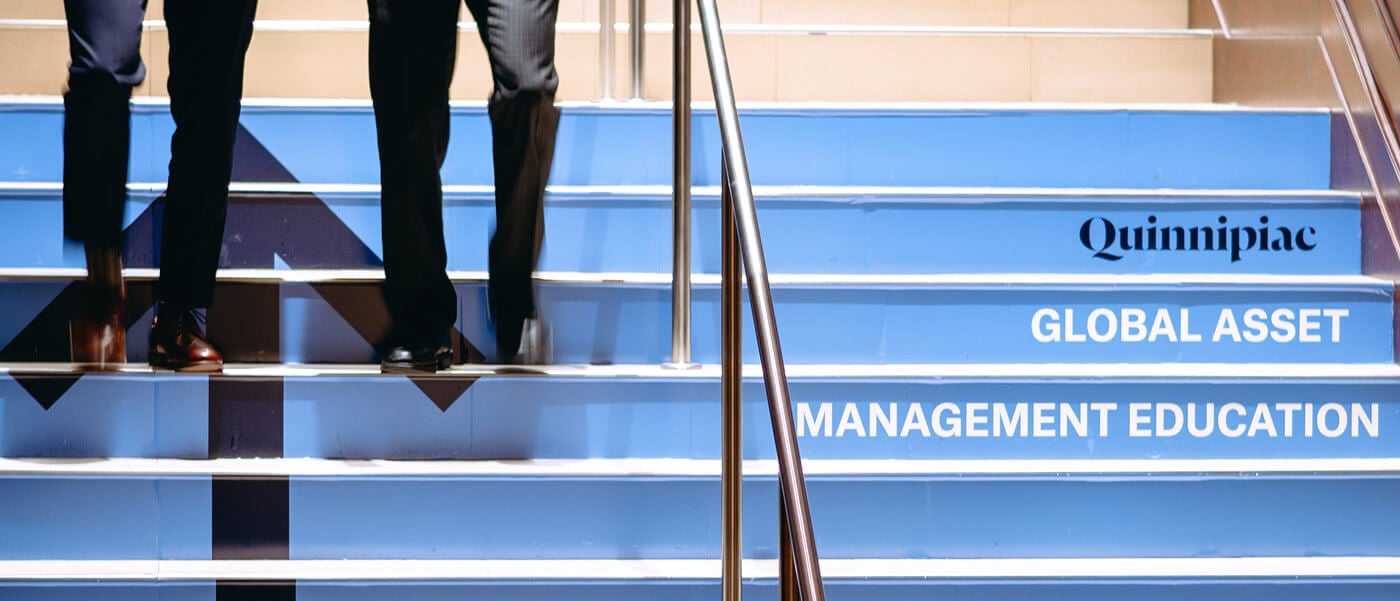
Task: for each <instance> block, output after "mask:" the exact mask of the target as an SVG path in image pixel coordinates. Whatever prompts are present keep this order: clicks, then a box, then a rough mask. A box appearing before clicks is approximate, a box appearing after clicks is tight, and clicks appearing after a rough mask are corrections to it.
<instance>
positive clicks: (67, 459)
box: [0, 101, 1400, 601]
mask: <svg viewBox="0 0 1400 601" xmlns="http://www.w3.org/2000/svg"><path fill="white" fill-rule="evenodd" d="M564 115H565V117H564V121H563V126H562V129H561V133H560V139H559V144H558V148H559V158H558V162H557V164H556V168H555V171H554V181H553V182H552V184H553V186H552V188H551V192H550V197H549V202H548V204H547V208H546V219H547V225H546V229H547V232H548V234H547V238H546V248H545V251H544V257H543V259H542V265H541V269H542V272H541V273H540V274H539V279H540V294H541V296H542V301H543V302H542V306H543V307H544V308H545V310H546V312H547V314H548V315H549V316H550V318H551V323H552V327H553V334H554V340H555V344H556V349H555V357H556V360H557V361H558V362H559V363H560V365H558V366H555V367H552V368H550V369H548V370H545V373H544V374H543V375H540V374H533V375H521V374H502V373H497V372H496V371H495V370H494V369H493V368H492V367H491V366H490V365H489V362H490V361H493V360H494V357H491V356H490V355H489V352H483V351H482V350H479V349H491V348H494V344H492V342H491V332H490V328H489V327H488V324H487V322H486V318H485V311H484V270H485V246H486V245H485V243H484V241H485V239H486V235H487V234H488V233H489V228H490V223H491V201H490V172H489V165H490V162H489V157H488V155H487V153H488V152H489V146H488V145H487V144H485V143H484V141H485V140H486V139H487V138H486V135H485V132H486V127H487V122H486V119H485V116H484V110H483V109H482V107H480V106H475V105H472V106H461V107H458V108H457V109H456V110H455V112H454V121H453V134H454V138H453V143H452V144H453V146H452V148H451V150H450V152H449V156H448V164H447V166H446V167H445V168H444V170H443V173H444V180H445V182H446V184H447V186H448V188H447V201H446V204H447V209H446V217H445V220H446V223H447V228H448V245H449V249H450V251H449V252H450V264H449V268H450V269H451V270H452V275H453V278H454V281H456V282H457V286H458V292H459V297H460V311H461V312H460V319H459V321H458V324H457V331H458V333H459V334H460V339H461V340H460V345H461V348H462V349H463V350H464V351H466V352H467V354H468V355H469V356H471V357H472V358H473V359H474V360H475V361H477V362H475V363H472V364H466V365H462V366H459V367H457V368H454V369H453V370H452V371H451V372H450V373H445V374H439V375H436V376H422V377H404V376H383V375H379V374H378V369H377V367H376V366H374V365H373V363H374V362H375V361H376V360H377V359H376V358H377V355H376V352H375V349H376V348H377V345H378V344H379V342H380V341H381V338H382V336H383V335H384V332H385V329H386V327H387V322H386V319H387V317H386V312H385V310H384V307H383V304H382V300H381V299H380V298H379V295H378V288H377V286H378V281H379V279H380V278H381V277H382V274H381V272H380V271H379V268H380V266H381V263H380V259H379V253H380V250H381V245H380V239H379V225H378V213H377V212H378V206H377V190H376V188H375V186H374V184H375V181H376V179H377V173H378V171H377V163H376V159H375V145H374V138H373V132H374V128H373V120H372V114H371V112H370V111H369V109H368V107H367V106H364V105H361V104H352V105H344V106H340V105H337V106H331V105H325V106H313V105H308V104H305V103H298V104H296V105H294V106H293V105H267V106H249V107H248V108H247V109H246V110H245V115H244V118H243V122H242V126H243V127H242V130H241V131H240V139H239V146H238V149H239V151H238V164H237V166H236V179H237V180H238V182H237V183H236V185H235V198H234V201H233V205H232V206H231V209H230V217H229V226H228V232H227V236H226V240H225V252H224V265H223V269H222V270H221V274H220V286H219V290H218V292H217V295H216V300H215V307H214V308H213V309H211V310H210V316H209V326H210V331H211V335H212V336H213V337H214V338H215V340H216V341H218V342H219V343H220V344H221V345H222V347H223V348H224V349H225V351H226V353H227V354H228V355H229V356H230V357H231V358H232V359H234V360H235V361H237V362H238V363H237V364H236V365H230V366H229V368H228V369H227V370H226V373H225V374H223V375H216V376H191V375H177V374H170V373H151V372H150V371H149V370H148V369H146V368H145V367H144V366H142V365H132V366H131V367H130V368H129V369H128V370H127V371H125V372H124V373H119V374H81V373H77V372H72V371H70V370H69V368H68V366H67V365H66V364H65V362H66V360H67V355H66V353H67V349H66V342H65V341H66V338H65V336H66V322H65V321H64V319H65V317H66V315H67V311H68V307H69V306H70V303H72V302H73V292H72V290H71V282H72V281H73V280H75V279H77V278H79V277H81V266H82V262H81V261H82V257H81V252H80V250H79V249H75V248H71V247H65V246H64V244H63V242H62V238H61V235H60V215H61V211H60V204H59V194H60V190H59V186H58V184H57V183H56V182H57V181H58V180H59V173H60V161H59V158H60V149H59V141H60V139H61V136H60V135H59V132H60V128H61V117H62V114H61V107H60V106H59V105H58V104H57V103H54V102H49V101H33V102H14V103H11V104H8V105H3V106H0V131H3V132H6V135H4V136H3V137H0V236H3V239H4V240H6V241H7V243H6V244H4V245H3V248H0V303H2V304H3V306H4V307H5V308H6V309H7V311H5V312H4V314H3V315H0V361H4V362H5V363H4V369H5V371H4V375H3V376H0V599H7V600H8V599H19V600H25V601H29V600H36V601H39V600H42V601H53V600H60V599H62V600H66V599H99V600H107V599H112V600H115V599H123V600H125V599H141V600H146V599H150V600H156V599H159V600H162V601H168V600H181V601H183V600H185V599H191V600H193V599H200V600H209V599H221V600H222V599H301V600H306V599H313V600H320V599H325V600H334V601H349V600H354V601H358V600H368V599H411V600H423V601H428V600H433V601H436V600H446V599H477V598H482V599H502V600H509V601H534V600H541V601H543V600H559V599H585V600H593V599H598V600H601V599H621V600H625V601H631V600H637V601H641V600H648V601H649V600H658V599H713V598H716V597H717V596H718V593H719V582H718V575H719V564H718V561H717V558H718V555H719V541H720V539H719V510H718V505H719V480H718V470H719V467H718V456H719V441H720V435H719V431H720V424H719V403H718V399H719V375H718V369H717V368H716V367H715V366H714V363H716V361H717V359H718V356H717V354H718V319H719V317H718V314H719V311H718V295H719V293H718V279H717V276H716V275H715V274H716V273H717V272H718V270H719V248H718V244H717V241H718V237H719V236H718V192H717V188H716V187H715V186H716V184H717V183H718V171H717V167H718V165H717V157H718V154H719V152H718V140H717V134H716V132H715V131H714V126H713V124H714V115H713V114H712V113H706V112H703V111H700V112H697V114H696V116H695V119H696V129H695V152H696V155H695V156H697V157H700V159H699V160H700V161H702V162H701V163H700V164H698V165H697V172H696V175H695V181H696V184H697V185H698V186H700V188H699V190H698V195H697V200H696V203H695V204H696V207H695V214H694V218H693V221H694V223H695V224H696V232H695V238H694V247H695V249H696V253H695V258H694V265H693V268H694V270H695V271H696V273H697V276H696V293H695V300H696V302H695V337H694V338H695V357H696V359H697V360H698V361H699V362H701V363H702V364H705V365H704V366H702V367H701V368H699V369H695V370H669V369H664V368H661V367H659V365H660V364H661V363H663V362H665V361H667V360H668V359H669V357H668V353H669V340H668V336H669V331H670V314H669V306H670V292H669V278H670V276H669V273H668V270H669V264H670V240H669V232H670V226H669V224H670V205H669V191H668V189H667V185H668V183H669V179H670V160H671V159H670V149H669V147H668V140H669V139H670V138H669V131H670V129H669V128H670V117H669V113H668V112H666V111H664V110H662V109H660V108H658V107H656V106H654V105H648V104H639V105H617V106H614V105H597V104H578V105H566V106H565V107H564ZM744 119H745V121H744V128H745V134H746V135H745V139H746V142H747V143H748V145H749V158H750V161H751V164H752V169H753V173H754V177H755V179H756V181H755V183H756V184H757V186H758V188H757V195H758V197H759V200H758V202H759V215H760V219H761V220H762V225H763V228H764V236H765V249H766V250H767V251H768V258H769V266H770V269H771V270H772V271H773V273H774V280H773V282H774V297H775V301H776V305H777V309H776V310H777V316H778V319H779V324H780V327H781V331H782V334H783V342H784V351H785V355H786V357H787V358H788V360H789V363H790V364H791V373H790V377H791V381H792V392H793V398H794V402H795V405H796V406H795V415H796V419H797V427H798V433H799V436H800V437H801V443H802V450H803V452H804V456H805V457H806V464H805V465H806V471H807V474H808V477H809V491H810V496H811V502H812V505H813V507H812V511H813V521H814V523H815V526H816V535H817V540H818V546H819V550H820V551H821V554H822V557H823V572H824V574H825V575H826V577H827V585H826V588H827V591H828V594H829V595H830V598H832V599H834V600H849V601H875V600H877V599H878V600H904V599H910V600H912V599H968V600H979V601H980V600H986V601H993V600H995V601H1010V600H1018V601H1019V600H1031V599H1036V600H1042V599H1049V600H1060V599H1063V600H1070V599H1077V600H1094V601H1097V600H1104V601H1107V600H1119V599H1135V600H1150V601H1178V600H1183V601H1184V600H1186V599H1192V600H1196V599H1204V600H1225V599H1230V600H1253V599H1260V600H1262V599H1269V600H1303V599H1320V598H1326V599H1343V600H1357V601H1360V600H1368V601H1369V600H1379V599H1394V598H1396V597H1397V596H1400V513H1397V512H1396V511H1394V505H1395V501H1396V500H1397V499H1400V476H1397V474H1400V436H1397V435H1396V434H1395V433H1394V432H1395V431H1396V429H1395V426H1394V424H1395V423H1396V421H1397V420H1400V368H1397V366H1396V336H1395V332H1396V327H1395V326H1396V306H1397V305H1396V303H1395V302H1394V301H1395V292H1396V289H1395V285H1394V284H1393V283H1392V282H1390V281H1388V280H1382V279H1377V278H1373V277H1369V276H1367V275H1365V274H1364V273H1363V270H1362V263H1363V260H1362V257H1363V246H1362V240H1361V220H1362V213H1361V200H1360V198H1359V197H1358V196H1357V195H1356V194H1353V193H1350V192H1343V191H1336V190H1332V189H1331V162H1332V160H1331V159H1332V157H1331V151H1330V148H1331V140H1332V136H1333V135H1334V134H1333V131H1332V128H1333V127H1334V124H1333V121H1332V119H1331V117H1330V116H1329V115H1328V114H1327V113H1326V112H1324V111H1316V112H1314V111H1279V110H1269V111H1255V110H1244V109H1235V108H1230V107H1207V108H1199V107H1193V108H1182V109H1172V110H1167V109H1144V110H1124V109H1010V108H998V109H960V110H951V109H950V110H931V109H898V108H886V109H878V110H877V109H855V108H803V109H800V110H799V109H753V110H748V111H745V114H744ZM170 129H171V125H170V120H169V115H168V107H166V106H164V105H162V104H140V105H138V107H137V112H136V117H135V121H134V123H133V131H134V132H135V135H136V138H137V142H136V143H135V144H134V146H133V148H134V149H135V152H134V155H133V159H132V167H131V173H132V181H133V182H134V183H133V184H132V186H131V198H130V201H129V206H128V221H129V224H128V229H127V242H128V265H129V267H131V276H132V284H131V303H132V306H131V308H130V315H129V317H130V321H131V323H132V327H131V332H132V336H131V353H130V354H131V356H132V357H133V360H136V361H139V360H142V359H144V356H145V349H144V343H145V341H144V336H143V334H144V331H145V328H147V327H148V325H149V320H150V314H149V309H150V298H151V284H152V281H153V279H154V275H155V273H154V271H153V270H152V266H153V265H155V264H157V261H158V257H156V256H155V254H156V253H155V249H156V248H157V247H158V246H157V245H156V244H155V239H154V236H155V232H157V231H158V228H157V227H156V225H157V224H158V223H159V220H160V216H161V213H162V210H163V207H162V202H163V201H161V200H159V195H160V191H161V187H162V184H161V183H160V182H163V180H164V169H165V167H164V166H165V164H166V162H167V161H168V159H169V157H168V151H167V149H166V147H167V145H166V144H165V143H164V142H163V141H164V140H167V139H168V135H169V131H170ZM712 159H713V160H712ZM748 344H749V346H748V347H747V349H746V351H745V352H746V356H747V357H749V358H750V359H753V358H755V357H756V356H757V354H756V351H755V349H754V348H753V346H752V342H751V341H750V342H749V343H748ZM757 375H758V373H757V370H756V369H753V368H752V367H751V371H750V373H749V376H750V377H751V379H750V380H749V381H748V382H747V383H746V388H745V392H746V396H745V408H746V415H745V422H744V423H745V425H744V427H745V441H746V465H745V473H746V479H747V486H746V487H745V490H746V496H745V499H744V508H745V510H744V511H745V515H744V520H745V542H744V548H745V556H746V557H747V558H749V559H747V560H746V576H748V577H749V580H747V581H746V583H745V587H746V591H745V592H746V593H747V594H749V595H751V596H754V598H760V599H771V598H776V595H777V591H776V581H775V579H774V575H775V573H776V571H775V570H776V565H775V564H776V562H775V561H774V560H775V558H776V556H777V546H776V533H777V527H776V524H775V519H776V507H775V506H776V498H775V497H776V494H775V493H776V491H775V477H774V476H775V472H776V468H775V461H774V452H773V446H772V443H771V442H770V441H771V440H772V439H771V437H770V432H769V430H768V425H767V424H768V421H767V420H768V418H767V409H766V404H765V401H764V396H763V395H764V392H763V388H762V386H761V383H760V381H759V380H758V379H757Z"/></svg>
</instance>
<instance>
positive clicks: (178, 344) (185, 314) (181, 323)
mask: <svg viewBox="0 0 1400 601" xmlns="http://www.w3.org/2000/svg"><path fill="white" fill-rule="evenodd" d="M150 363H151V367H160V368H165V369H173V370H175V371H188V372H211V371H221V370H223V368H224V356H223V355H222V354H220V353H219V350H218V349H216V348H214V345H213V344H211V343H210V342H209V339H208V338H205V337H204V317H203V316H201V315H200V314H199V313H197V312H195V310H194V309H188V308H179V307H174V306H170V305H167V304H165V303H161V304H160V308H159V309H158V310H157V312H156V321H155V323H153V324H151V350H150Z"/></svg>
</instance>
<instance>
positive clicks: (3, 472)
mask: <svg viewBox="0 0 1400 601" xmlns="http://www.w3.org/2000/svg"><path fill="white" fill-rule="evenodd" d="M802 467H803V471H804V472H805V474H806V476H807V477H808V478H812V477H837V478H840V477H856V478H868V477H896V478H897V477H958V478H972V477H1028V478H1035V477H1054V478H1074V477H1089V478H1093V477H1100V476H1113V477H1124V476H1142V477H1164V476H1165V477H1170V476H1183V475H1186V476H1219V477H1229V476H1240V475H1247V476H1248V477H1252V478H1253V477H1268V476H1279V477H1282V476H1289V475H1344V476H1354V475H1357V474H1370V475H1378V474H1379V475H1396V474H1400V458H1346V459H1272V458H1264V459H804V460H803V461H802ZM743 473H744V475H745V476H746V477H759V478H767V477H775V476H777V474H778V464H777V461H775V460H766V459H761V460H753V459H751V460H746V461H744V467H743ZM719 475H720V461H719V460H717V459H533V460H432V461H415V460H385V459H363V460H341V459H309V458H277V459H272V458H267V459H164V458H158V459H153V458H86V459H68V458H64V459H51V458H30V459H25V458H0V477H86V476H95V477H121V478H201V477H211V476H259V477H288V478H306V479H323V478H328V479H343V478H408V479H412V478H478V477H480V478H501V477H513V478H716V477H719Z"/></svg>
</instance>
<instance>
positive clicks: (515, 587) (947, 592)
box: [0, 578, 1400, 601]
mask: <svg viewBox="0 0 1400 601" xmlns="http://www.w3.org/2000/svg"><path fill="white" fill-rule="evenodd" d="M247 586H248V585H246V584H241V583H233V582H226V583H224V585H223V586H216V584H215V583H214V582H202V583H165V584H159V585H153V584H138V585H131V584H112V583H102V584H71V583H40V584H15V583H0V592H2V593H3V594H4V595H5V596H6V597H5V598H6V599H14V600H15V601H215V600H216V599H226V598H228V597H229V596H232V595H234V594H235V591H240V590H242V591H244V592H245V594H246V591H247V589H246V587H247ZM254 590H257V591H258V592H259V593H260V594H261V596H259V597H258V598H259V599H284V598H285V599H292V598H295V599H298V600H300V601H379V600H382V599H401V600H403V601H449V600H457V599H463V598H489V599H499V600H501V601H573V600H579V601H660V600H669V601H707V600H710V599H715V598H717V597H718V596H719V595H720V585H719V582H718V580H717V579H705V580H698V581H697V580H687V579H676V580H653V581H641V582H637V581H633V582H625V581H607V580H603V581H599V582H574V581H567V580H566V581H534V582H530V583H528V584H521V583H510V582H474V583H460V582H450V581H449V582H418V583H365V582H353V581H346V582H334V581H332V582H317V581H303V582H299V583H290V582H289V583H279V584H275V585H262V586H260V587H259V588H258V589H254ZM825 592H826V594H827V596H828V598H830V599H833V600H837V601H925V600H927V599H930V598H956V599H960V600H966V601H1119V600H1121V599H1138V600H1142V601H1314V600H1316V599H1332V600H1335V601H1388V600H1389V599H1394V598H1395V596H1396V595H1397V594H1400V584H1397V583H1396V582H1394V581H1392V580H1389V579H1329V580H1316V581H1314V580H1310V581H1299V580H1296V579H1290V580H1287V581H1279V580H1269V579H1241V580H1230V579H1224V578H1221V579H1195V578H1193V579H1169V580H1162V581H1158V582H1137V581H1129V582H1122V581H1114V580H1108V579H1105V580H1098V581H1090V582H1082V581H1067V580H1063V579H1056V580H1048V581H1039V580H1038V581H1030V582H1027V581H1019V582H1018V581H1017V580H1015V579H1009V578H1008V579H988V580H986V581H977V582H967V581H946V580H919V581H912V580H905V579H868V580H854V579H827V580H826V582H825ZM743 593H744V597H745V598H746V599H764V600H773V599H777V598H778V591H777V584H776V583H775V582H774V581H773V580H771V579H765V580H760V581H745V583H744V588H743ZM221 595H223V596H221ZM274 595H286V596H274ZM291 595H294V597H293V596H291Z"/></svg>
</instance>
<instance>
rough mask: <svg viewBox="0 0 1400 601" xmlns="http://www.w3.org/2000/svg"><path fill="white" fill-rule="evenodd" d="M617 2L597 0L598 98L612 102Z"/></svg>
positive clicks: (615, 0) (613, 0)
mask: <svg viewBox="0 0 1400 601" xmlns="http://www.w3.org/2000/svg"><path fill="white" fill-rule="evenodd" d="M616 2H617V0H598V87H599V88H602V89H601V90H598V98H600V99H602V100H612V98H613V66H614V57H615V56H616V52H615V51H614V50H613V37H614V35H615V33H614V32H615V30H614V29H613V24H614V23H617V14H616V13H615V11H614V9H615V5H616Z"/></svg>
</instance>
